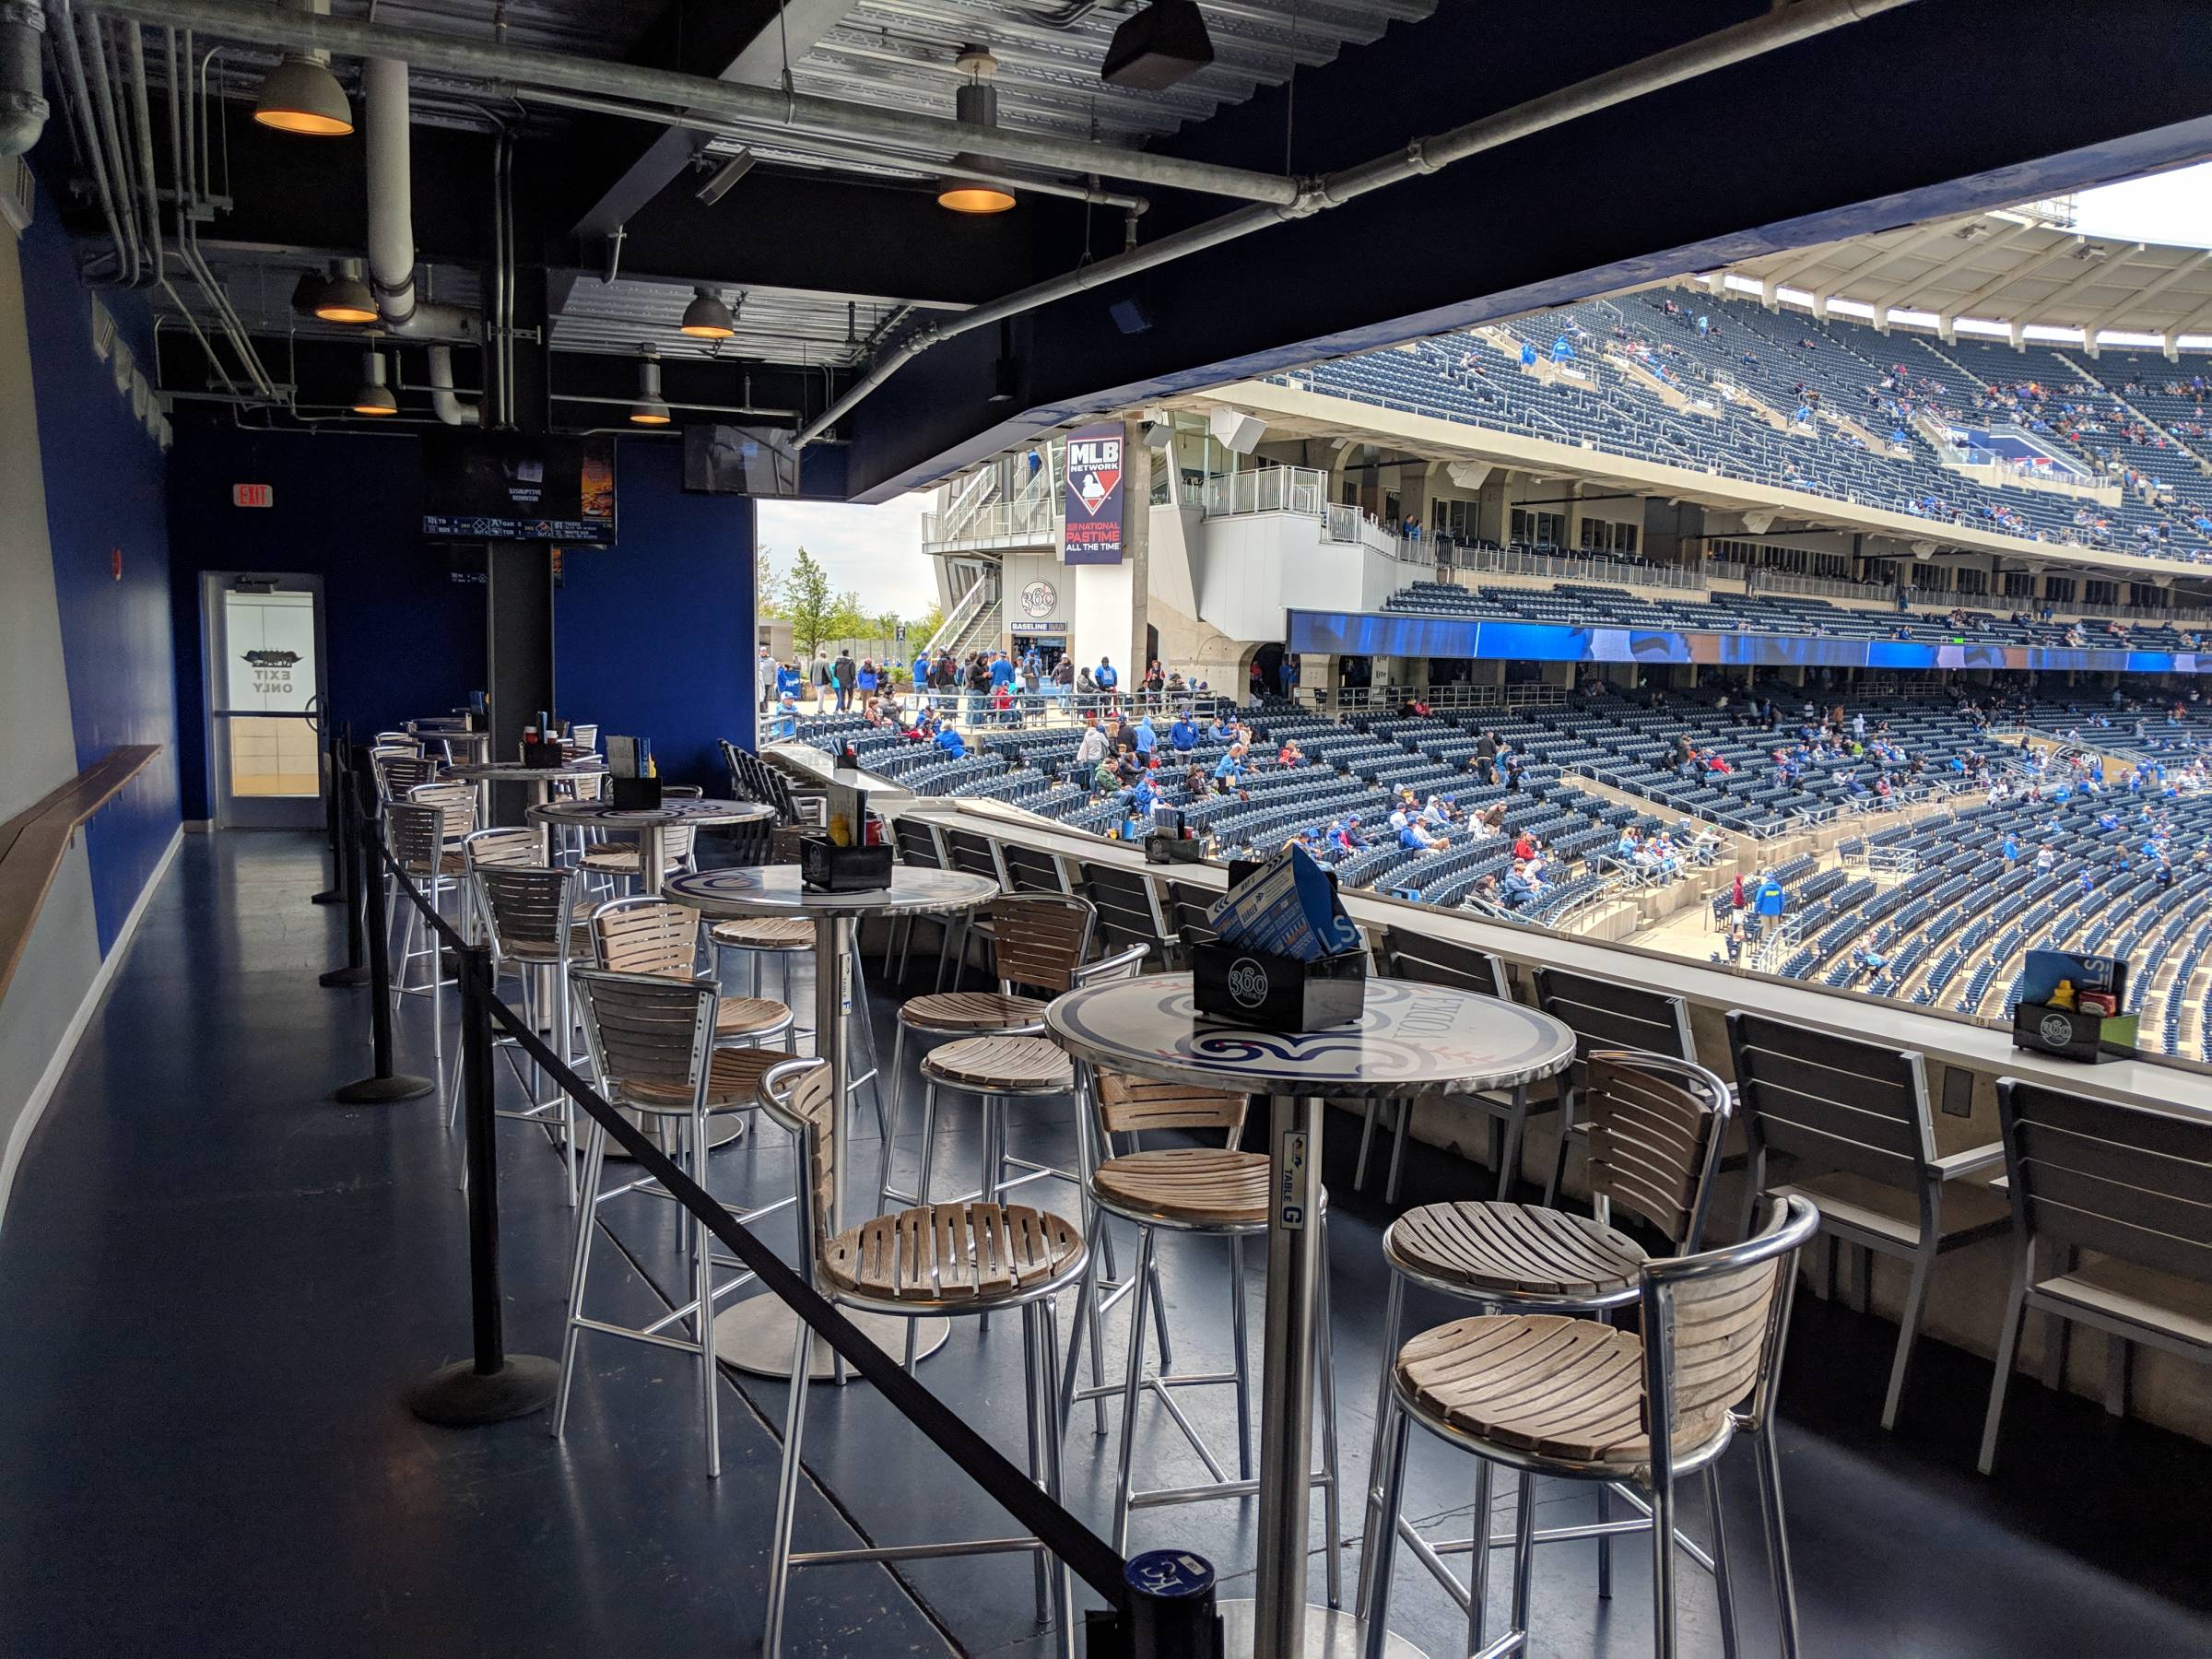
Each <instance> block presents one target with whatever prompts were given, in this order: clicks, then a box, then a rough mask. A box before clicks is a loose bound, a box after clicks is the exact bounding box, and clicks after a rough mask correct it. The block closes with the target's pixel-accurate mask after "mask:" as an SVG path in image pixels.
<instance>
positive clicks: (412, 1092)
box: [330, 815, 437, 1106]
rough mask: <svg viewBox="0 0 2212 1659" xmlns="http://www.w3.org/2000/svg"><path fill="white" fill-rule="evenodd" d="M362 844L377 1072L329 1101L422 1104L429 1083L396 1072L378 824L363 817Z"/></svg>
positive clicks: (357, 828)
mask: <svg viewBox="0 0 2212 1659" xmlns="http://www.w3.org/2000/svg"><path fill="white" fill-rule="evenodd" d="M353 832H354V838H355V840H356V841H359V844H360V850H361V872H362V874H363V875H364V876H366V877H368V879H367V880H366V881H364V882H363V883H362V884H361V903H360V906H359V909H360V910H361V911H362V912H366V913H365V916H364V918H363V919H364V920H365V921H366V922H367V924H368V927H369V994H370V995H371V998H372V999H373V1001H372V1004H371V1007H370V1010H369V1035H370V1039H371V1042H372V1043H373V1045H374V1047H375V1051H376V1070H375V1071H374V1072H373V1073H371V1075H370V1076H368V1077H363V1078H361V1079H360V1080H359V1082H357V1083H348V1084H347V1085H346V1086H345V1087H344V1088H339V1089H336V1090H335V1091H334V1092H333V1093H332V1095H331V1097H330V1098H331V1099H332V1100H335V1101H337V1102H338V1103H339V1104H340V1105H341V1106H388V1105H391V1104H393V1103H394V1102H396V1101H399V1100H419V1099H421V1098H422V1097H423V1096H424V1095H427V1094H429V1092H430V1090H431V1089H433V1088H436V1087H437V1084H436V1083H435V1082H433V1081H432V1080H431V1079H430V1078H429V1077H415V1076H413V1075H412V1074H409V1073H406V1072H394V1070H393V1064H392V948H391V941H390V940H389V938H388V937H387V936H386V930H385V927H384V849H383V846H382V838H381V837H379V835H378V834H377V830H376V821H375V820H374V819H373V818H369V817H367V816H366V815H362V816H360V817H359V818H358V821H357V822H356V823H355V825H354V831H353Z"/></svg>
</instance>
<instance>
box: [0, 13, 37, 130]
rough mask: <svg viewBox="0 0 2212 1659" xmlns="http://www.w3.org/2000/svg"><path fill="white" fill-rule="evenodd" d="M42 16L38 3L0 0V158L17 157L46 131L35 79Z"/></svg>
mask: <svg viewBox="0 0 2212 1659" xmlns="http://www.w3.org/2000/svg"><path fill="white" fill-rule="evenodd" d="M45 32H46V14H45V13H44V12H42V11H41V10H40V9H39V6H38V0H0V156H20V155H22V154H23V153H24V152H25V151H26V150H28V149H29V148H30V147H31V146H32V145H34V144H36V143H37V142H38V141H39V135H40V134H41V133H42V132H44V131H45V130H46V113H47V109H46V100H45V98H44V97H43V96H42V92H41V81H40V79H39V39H40V37H41V35H43V34H44V33H45Z"/></svg>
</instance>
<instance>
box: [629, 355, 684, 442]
mask: <svg viewBox="0 0 2212 1659" xmlns="http://www.w3.org/2000/svg"><path fill="white" fill-rule="evenodd" d="M674 418H675V417H674V416H673V415H672V414H671V413H670V412H669V409H668V406H667V405H666V404H665V403H664V402H663V401H662V400H661V359H659V358H657V357H655V356H653V353H652V352H650V351H648V352H647V353H646V354H645V355H644V357H643V358H642V359H640V360H639V363H638V401H637V402H636V403H633V404H631V405H630V406H629V423H630V425H632V426H641V427H664V426H666V425H667V424H668V423H669V421H671V420H673V419H674Z"/></svg>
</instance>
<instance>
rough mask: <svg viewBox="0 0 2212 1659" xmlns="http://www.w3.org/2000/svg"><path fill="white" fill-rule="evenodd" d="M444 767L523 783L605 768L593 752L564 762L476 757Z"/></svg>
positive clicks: (586, 774)
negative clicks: (528, 762)
mask: <svg viewBox="0 0 2212 1659" xmlns="http://www.w3.org/2000/svg"><path fill="white" fill-rule="evenodd" d="M445 770H446V771H447V772H448V774H450V775H451V776H453V777H456V778H467V779H470V780H472V781H474V780H477V779H486V778H488V779H489V780H490V781H491V782H494V783H497V782H500V781H501V780H502V779H506V780H510V781H512V782H517V783H527V782H530V781H531V780H532V779H534V778H595V777H597V776H598V775H599V774H600V773H602V772H604V771H606V761H604V760H602V759H599V758H598V757H597V756H594V757H593V758H592V759H589V760H571V761H570V762H569V763H568V764H567V765H566V766H524V764H523V763H522V762H521V761H520V760H476V761H470V762H469V763H467V764H466V765H463V766H449V767H447V768H446V769H445Z"/></svg>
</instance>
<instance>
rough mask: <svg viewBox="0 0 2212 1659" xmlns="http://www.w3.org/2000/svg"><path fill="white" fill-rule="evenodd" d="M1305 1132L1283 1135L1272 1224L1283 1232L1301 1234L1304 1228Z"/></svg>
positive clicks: (1289, 1130)
mask: <svg viewBox="0 0 2212 1659" xmlns="http://www.w3.org/2000/svg"><path fill="white" fill-rule="evenodd" d="M1305 1190H1306V1132H1305V1131H1304V1130H1303V1129H1287V1130H1285V1131H1284V1132H1283V1156H1282V1162H1281V1173H1280V1174H1278V1175H1277V1178H1276V1192H1275V1224H1276V1225H1277V1227H1279V1228H1281V1229H1282V1230H1284V1231H1285V1232H1300V1231H1302V1230H1304V1229H1305V1225H1306V1198H1305Z"/></svg>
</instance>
